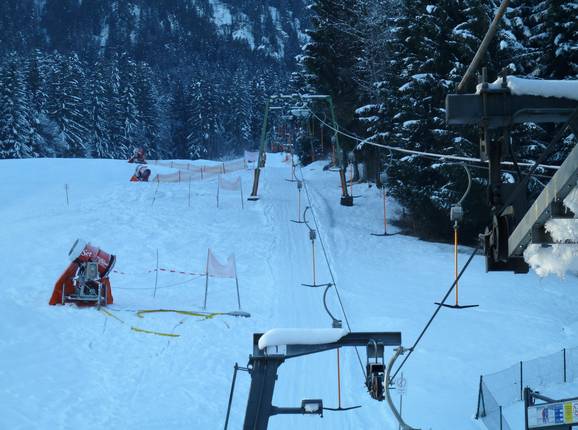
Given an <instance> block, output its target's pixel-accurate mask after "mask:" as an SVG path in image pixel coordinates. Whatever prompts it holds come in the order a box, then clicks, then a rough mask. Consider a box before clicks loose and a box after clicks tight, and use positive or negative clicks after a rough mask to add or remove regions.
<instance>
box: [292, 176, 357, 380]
mask: <svg viewBox="0 0 578 430" xmlns="http://www.w3.org/2000/svg"><path fill="white" fill-rule="evenodd" d="M299 170H300V172H301V181H302V182H303V188H304V189H305V195H306V196H307V201H308V202H309V207H310V208H311V215H312V217H313V222H314V223H315V229H316V230H317V231H319V224H318V222H317V217H316V216H315V211H314V210H313V202H312V201H311V195H310V194H309V187H308V186H307V181H306V180H305V178H304V176H303V167H302V166H301V165H299ZM319 243H320V244H321V249H322V250H323V256H324V258H325V263H326V264H327V270H329V276H331V283H332V286H333V287H334V289H335V293H336V295H337V300H338V301H339V306H340V307H341V312H342V313H343V318H344V319H345V324H347V329H348V330H349V331H350V332H351V331H352V330H351V324H350V323H349V317H348V316H347V311H346V310H345V306H344V305H343V301H342V300H341V294H339V288H337V283H336V282H335V276H333V270H331V264H330V263H329V257H328V256H327V250H326V249H325V243H324V242H323V237H322V235H321V234H319ZM355 354H356V355H357V360H358V361H359V366H360V367H361V371H362V373H363V376H364V377H365V376H366V374H365V369H364V367H363V362H362V360H361V356H360V355H359V350H358V349H357V347H355Z"/></svg>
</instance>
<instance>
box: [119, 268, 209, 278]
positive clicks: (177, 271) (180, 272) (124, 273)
mask: <svg viewBox="0 0 578 430" xmlns="http://www.w3.org/2000/svg"><path fill="white" fill-rule="evenodd" d="M156 271H157V269H151V270H147V271H146V272H141V273H126V272H122V271H120V270H113V273H117V274H119V275H127V276H135V275H145V274H148V273H154V272H156ZM158 271H159V272H168V273H176V274H178V275H186V276H204V275H206V273H193V272H182V271H180V270H176V269H165V268H161V267H159V269H158Z"/></svg>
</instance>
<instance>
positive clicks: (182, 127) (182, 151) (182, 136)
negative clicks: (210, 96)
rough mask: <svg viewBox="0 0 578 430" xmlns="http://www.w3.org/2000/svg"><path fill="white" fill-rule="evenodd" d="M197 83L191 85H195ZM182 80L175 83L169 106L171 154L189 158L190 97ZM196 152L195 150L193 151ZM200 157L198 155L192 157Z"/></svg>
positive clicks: (180, 157) (179, 157)
mask: <svg viewBox="0 0 578 430" xmlns="http://www.w3.org/2000/svg"><path fill="white" fill-rule="evenodd" d="M194 84H195V83H193V84H192V85H191V86H192V87H193V86H194ZM188 92H192V89H190V90H187V91H186V90H185V88H183V85H182V83H181V82H180V81H177V82H176V83H175V84H174V88H173V91H172V95H171V101H170V107H169V123H170V137H171V142H172V144H171V148H170V151H171V156H172V157H174V158H178V159H187V158H189V147H188V140H187V137H188V135H189V129H188V125H187V122H188V120H189V119H190V102H189V100H190V97H191V96H189V94H188ZM193 153H195V151H193ZM191 158H198V157H191Z"/></svg>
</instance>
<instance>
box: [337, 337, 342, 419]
mask: <svg viewBox="0 0 578 430" xmlns="http://www.w3.org/2000/svg"><path fill="white" fill-rule="evenodd" d="M339 361H340V360H339V348H337V407H338V408H339V409H341V366H340V363H339Z"/></svg>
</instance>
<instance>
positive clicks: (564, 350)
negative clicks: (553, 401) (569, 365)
mask: <svg viewBox="0 0 578 430" xmlns="http://www.w3.org/2000/svg"><path fill="white" fill-rule="evenodd" d="M562 354H563V357H564V382H567V379H566V348H564V349H563V350H562Z"/></svg>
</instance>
